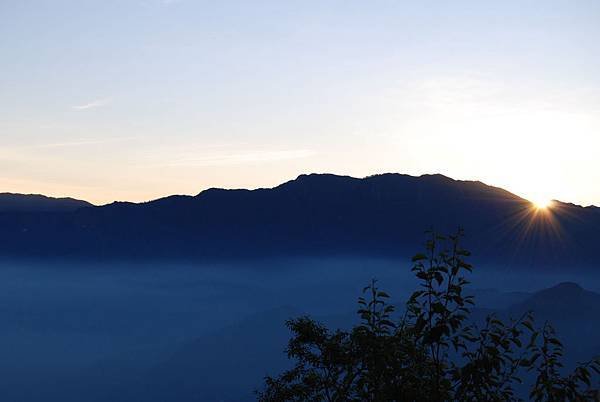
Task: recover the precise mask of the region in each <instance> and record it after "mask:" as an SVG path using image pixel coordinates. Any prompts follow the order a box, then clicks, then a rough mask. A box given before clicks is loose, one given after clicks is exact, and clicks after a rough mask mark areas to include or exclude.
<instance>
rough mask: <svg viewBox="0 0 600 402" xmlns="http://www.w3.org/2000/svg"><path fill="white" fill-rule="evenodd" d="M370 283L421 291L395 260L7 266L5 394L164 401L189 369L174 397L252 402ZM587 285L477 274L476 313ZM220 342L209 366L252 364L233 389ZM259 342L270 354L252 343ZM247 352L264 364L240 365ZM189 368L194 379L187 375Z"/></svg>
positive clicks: (0, 289)
mask: <svg viewBox="0 0 600 402" xmlns="http://www.w3.org/2000/svg"><path fill="white" fill-rule="evenodd" d="M372 278H377V279H378V281H379V284H380V286H381V287H382V288H384V289H386V291H388V292H389V293H390V294H391V295H392V299H393V301H394V302H396V303H397V304H398V305H401V304H402V303H403V302H404V300H405V299H406V297H407V296H408V295H409V294H410V292H411V291H412V290H414V289H415V285H416V281H415V279H414V278H413V275H412V273H411V272H410V261H399V260H391V259H350V258H348V259H345V258H323V259H299V258H298V259H271V260H254V261H247V262H244V263H229V264H227V263H214V264H202V265H193V264H187V265H186V264H175V263H173V264H166V263H162V264H130V263H128V264H125V263H114V264H73V263H62V264H61V263H57V262H52V263H47V264H45V263H40V262H36V263H31V262H30V263H26V262H23V261H3V262H2V263H1V264H0V316H1V320H0V330H1V332H0V338H1V341H0V356H2V358H1V359H0V373H1V375H2V379H3V380H2V381H1V384H0V392H2V394H3V395H7V396H10V397H11V400H15V401H34V400H40V399H41V398H42V397H43V398H44V399H45V400H49V399H47V398H50V400H57V401H58V400H60V401H65V400H81V398H86V399H88V400H91V399H93V397H92V394H93V395H96V396H95V397H97V398H98V400H100V399H103V396H104V397H107V395H110V397H111V398H113V399H115V400H117V399H118V398H119V397H122V398H124V399H127V397H131V395H136V397H140V398H142V399H141V400H157V401H158V400H161V399H160V398H161V396H160V395H161V394H160V392H157V391H156V389H154V388H153V387H150V388H149V387H148V382H151V383H154V384H156V383H160V381H161V380H157V379H156V377H157V376H158V377H159V378H160V379H164V377H165V375H164V367H168V371H169V372H173V371H175V372H177V370H178V366H181V372H182V373H179V374H177V375H175V377H174V378H173V379H171V380H169V381H168V382H167V384H165V385H164V388H171V390H170V391H169V392H177V389H179V391H181V394H180V395H179V397H180V398H181V400H194V398H195V397H194V395H196V396H197V395H199V393H200V394H202V392H204V394H202V395H204V398H208V397H210V398H212V397H218V398H221V399H223V400H252V398H253V395H252V391H253V390H254V389H257V388H259V387H260V385H261V380H262V378H263V377H264V376H265V375H267V374H273V373H275V372H277V370H279V369H280V368H282V367H285V365H286V364H287V362H286V359H285V355H284V353H283V351H284V348H285V346H286V340H287V337H288V335H289V334H288V333H287V330H286V329H285V326H284V321H285V319H287V318H291V317H293V316H298V315H302V314H307V315H311V316H314V317H317V318H318V319H320V320H322V321H324V322H326V323H329V324H331V325H334V326H335V325H337V326H344V325H350V324H352V323H353V322H354V320H356V318H355V315H354V312H355V310H356V299H357V297H358V296H359V295H360V293H361V289H362V288H363V287H364V286H365V285H366V284H368V282H369V281H370V280H371V279H372ZM590 278H591V276H590V275H589V274H588V275H586V276H585V280H584V278H583V277H579V276H578V275H577V274H575V273H574V274H572V275H569V274H565V273H563V274H561V275H556V274H553V275H550V274H546V275H545V274H540V273H539V270H537V271H536V272H535V273H533V272H532V273H528V272H522V271H519V270H516V269H511V270H506V269H502V268H500V267H479V269H477V270H476V272H475V273H474V274H473V275H472V277H471V279H472V280H473V281H474V282H475V283H474V284H473V285H472V289H473V291H475V292H476V293H475V294H476V295H477V294H479V295H480V296H481V297H480V298H479V303H478V307H484V308H485V307H500V306H499V304H500V305H501V304H503V303H505V304H506V303H509V302H511V301H512V299H510V298H508V299H507V298H504V299H502V298H500V299H499V298H498V297H497V296H498V294H500V293H501V292H505V293H508V292H532V291H536V290H539V289H541V288H544V287H549V286H552V285H555V284H556V283H559V282H564V281H573V282H577V283H579V284H581V285H582V286H583V287H585V288H586V289H588V290H594V291H597V290H600V280H599V279H598V278H597V277H596V278H594V279H590ZM490 295H491V296H490ZM494 295H496V296H494ZM515 297H516V296H515ZM499 300H500V301H499ZM486 303H487V305H486ZM505 307H506V306H505ZM252 331H254V332H256V334H257V336H256V337H253V336H252V334H249V332H252ZM236 333H239V334H238V335H239V336H236ZM219 334H228V335H227V336H228V340H227V342H226V343H227V347H226V348H225V351H223V350H221V351H220V352H219V353H220V354H219V355H218V356H217V357H215V356H213V357H212V358H213V360H214V361H216V362H217V363H216V364H217V365H218V366H219V367H221V369H222V370H225V371H229V372H231V370H234V371H235V367H237V366H239V365H240V364H242V365H243V364H244V359H247V360H248V359H249V360H251V361H252V364H253V366H252V370H241V371H240V372H239V373H238V375H236V376H233V378H234V379H233V380H230V382H228V383H227V384H223V383H222V380H223V379H222V376H221V375H220V371H219V369H218V368H215V362H214V361H213V363H210V364H209V361H211V360H210V359H211V357H210V356H208V355H207V353H208V354H210V353H211V351H210V350H209V351H208V352H207V351H206V350H202V348H203V347H204V346H203V345H209V344H211V345H213V346H212V347H211V348H212V349H213V350H214V351H215V353H216V352H217V351H219V350H220V349H219V347H220V346H219V345H218V343H219V342H221V341H222V339H223V336H222V335H219ZM231 334H233V335H231ZM265 335H267V336H265ZM261 338H264V339H266V340H267V341H268V344H267V345H258V344H257V345H253V344H252V342H253V339H256V340H257V342H259V341H258V340H259V339H261ZM215 342H217V345H216V346H215ZM236 343H237V345H236ZM198 348H200V350H199V349H198ZM240 348H241V349H240ZM182 350H183V351H185V350H188V352H184V355H185V356H186V357H185V358H184V360H187V361H186V362H183V363H181V364H180V363H179V361H180V360H181V359H180V358H179V357H177V356H180V355H181V353H182ZM189 350H198V353H199V355H198V356H193V355H194V353H195V352H189ZM246 350H247V351H248V352H252V351H254V352H255V353H258V354H259V355H260V358H256V356H255V357H254V358H251V357H244V356H243V355H241V354H244V353H245V351H246ZM226 352H229V354H227V353H226ZM223 353H224V354H223ZM203 359H205V361H203ZM190 364H192V365H196V366H195V368H194V369H190V367H186V365H187V366H189V365H190ZM209 365H210V366H212V367H209ZM203 370H205V371H206V372H204V373H203ZM184 372H185V373H184ZM195 372H196V373H195ZM203 375H204V377H203ZM211 375H212V376H213V377H212V378H211ZM187 377H190V378H194V379H195V385H194V387H193V390H186V389H184V388H185V387H184V386H183V385H181V384H179V385H178V384H176V383H177V381H179V380H180V379H181V378H187ZM217 379H220V381H221V383H219V381H217ZM173 381H175V383H173ZM231 381H232V382H231ZM219 384H220V385H219ZM149 389H151V390H152V392H150V391H149ZM165 392H166V391H165ZM149 394H151V395H154V397H155V398H158V399H152V398H153V397H152V396H149ZM127 395H129V396H127ZM140 395H143V396H140Z"/></svg>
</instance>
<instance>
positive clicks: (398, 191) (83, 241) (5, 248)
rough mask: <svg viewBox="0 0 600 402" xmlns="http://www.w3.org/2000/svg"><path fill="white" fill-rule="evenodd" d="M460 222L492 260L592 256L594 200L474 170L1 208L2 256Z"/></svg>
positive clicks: (336, 249)
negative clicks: (504, 184) (532, 194)
mask: <svg viewBox="0 0 600 402" xmlns="http://www.w3.org/2000/svg"><path fill="white" fill-rule="evenodd" d="M459 226H461V227H464V228H465V230H466V232H467V235H468V238H467V241H468V244H467V245H468V246H470V247H471V248H473V249H474V251H475V252H476V253H477V254H476V255H478V256H479V257H481V258H482V259H487V260H486V261H488V262H490V263H494V264H502V265H513V264H526V265H540V264H550V265H556V266H561V265H562V266H572V265H574V264H580V265H581V264H584V263H585V264H586V265H598V263H599V261H598V260H597V257H596V256H595V252H594V249H595V246H594V234H595V233H596V232H595V228H596V227H598V226H600V214H597V213H596V210H595V209H589V208H584V207H578V206H574V205H572V204H565V203H561V202H556V203H555V204H554V205H553V206H552V208H550V209H548V210H546V211H540V210H536V209H535V208H534V207H533V206H532V204H531V203H530V202H529V201H527V200H525V199H524V198H522V197H519V196H517V195H515V194H512V193H510V192H509V191H507V190H504V189H502V188H499V187H493V186H488V185H486V184H484V183H482V182H480V181H461V180H454V179H451V178H449V177H446V176H443V175H440V174H436V175H422V176H419V177H416V176H410V175H403V174H397V173H389V174H382V175H374V176H369V177H366V178H362V179H360V178H354V177H350V176H339V175H333V174H308V175H300V176H298V177H297V178H296V179H293V180H290V181H287V182H285V183H282V184H280V185H278V186H275V187H273V188H259V189H254V190H247V189H219V188H210V189H206V190H204V191H202V192H200V193H198V194H197V195H195V196H189V195H172V196H167V197H163V198H159V199H156V200H152V201H148V202H144V203H131V202H115V203H111V204H107V205H103V206H92V205H91V204H89V207H87V208H77V209H75V210H72V211H67V212H64V213H62V214H61V216H54V215H52V214H48V213H45V212H43V211H41V212H40V211H17V212H0V240H1V241H2V243H1V244H0V257H1V256H11V255H12V256H21V257H22V256H40V257H57V258H75V257H81V258H90V259H114V258H134V259H140V258H142V259H145V258H182V259H192V260H197V259H208V258H237V257H239V258H247V257H261V258H262V257H273V256H285V257H287V256H313V255H340V254H357V255H370V256H386V257H387V256H398V255H403V256H405V255H406V254H408V253H412V252H414V251H416V250H419V249H420V248H421V247H422V243H423V239H424V237H423V232H424V231H425V230H427V229H429V228H431V227H434V228H435V229H436V230H439V231H442V232H451V231H455V230H456V229H457V228H458V227H459ZM557 231H558V232H560V233H558V234H560V236H559V235H558V234H557V233H554V232H557Z"/></svg>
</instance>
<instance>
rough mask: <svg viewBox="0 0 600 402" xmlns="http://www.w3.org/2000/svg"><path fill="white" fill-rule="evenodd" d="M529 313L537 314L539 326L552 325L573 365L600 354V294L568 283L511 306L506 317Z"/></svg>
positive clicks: (542, 291) (535, 315)
mask: <svg viewBox="0 0 600 402" xmlns="http://www.w3.org/2000/svg"><path fill="white" fill-rule="evenodd" d="M527 311H532V312H533V313H534V318H535V320H536V322H537V323H538V325H542V324H543V323H544V322H546V321H547V322H550V323H551V324H552V326H553V327H554V328H555V329H556V330H557V333H558V335H559V338H560V339H561V340H562V341H563V342H564V344H565V348H566V352H567V353H566V356H567V357H568V358H569V359H570V362H571V363H574V362H576V361H584V360H588V359H590V358H592V357H593V356H598V355H599V354H600V338H599V337H598V333H600V322H599V321H598V317H600V294H598V293H595V292H591V291H589V290H585V289H583V288H582V287H581V286H580V285H578V284H576V283H572V282H564V283H560V284H558V285H556V286H554V287H552V288H549V289H544V290H541V291H539V292H536V293H534V294H533V295H532V296H531V297H529V298H528V299H526V300H524V301H523V302H521V303H517V304H515V305H513V306H511V307H510V308H508V310H507V311H506V315H507V316H512V317H517V316H519V315H521V314H523V313H524V312H527Z"/></svg>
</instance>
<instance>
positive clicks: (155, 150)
mask: <svg viewBox="0 0 600 402" xmlns="http://www.w3.org/2000/svg"><path fill="white" fill-rule="evenodd" d="M598 71H600V2H598V1H597V0H590V1H577V0H568V1H553V0H546V1H527V0H518V1H513V0H507V1H502V2H492V1H489V2H483V1H462V0H457V1H451V2H450V1H418V2H417V1H399V0H373V1H364V0H361V1H355V0H343V1H328V0H319V1H310V0H302V1H266V0H255V1H246V0H244V1H227V0H222V1H200V0H198V1H192V0H131V1H124V0H119V1H112V0H98V1H84V0H77V1H61V0H52V1H43V0H39V1H30V0H0V192H2V191H6V192H20V193H43V194H47V195H52V196H72V197H76V198H82V199H86V200H88V201H91V202H94V203H97V204H103V203H108V202H112V201H114V200H129V201H145V200H150V199H154V198H158V197H161V196H165V195H169V194H197V193H199V192H200V191H201V190H203V189H206V188H209V187H227V188H240V187H243V188H257V187H271V186H274V185H277V184H280V183H281V182H284V181H287V180H290V179H293V178H295V177H296V176H297V175H299V174H302V173H311V172H317V173H321V172H329V173H337V174H346V175H351V176H356V177H362V176H367V175H372V174H377V173H384V172H399V173H406V174H412V175H421V174H427V173H442V174H445V175H447V176H450V177H452V178H455V179H464V180H480V181H483V182H485V183H487V184H491V185H494V186H499V187H503V188H505V189H507V190H509V191H511V192H513V193H516V194H518V195H520V196H523V197H525V198H527V199H530V200H533V201H538V202H539V201H544V200H546V199H559V200H562V201H567V202H573V203H576V204H580V205H590V204H595V205H600V185H599V183H600V156H599V155H600V75H599V74H598Z"/></svg>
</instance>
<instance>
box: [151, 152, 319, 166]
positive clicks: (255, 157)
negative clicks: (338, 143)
mask: <svg viewBox="0 0 600 402" xmlns="http://www.w3.org/2000/svg"><path fill="white" fill-rule="evenodd" d="M313 155H315V152H314V151H312V150H309V149H293V150H256V151H240V152H234V153H227V154H214V155H206V156H195V157H183V158H179V159H176V160H173V161H170V162H168V163H165V164H163V165H162V166H170V167H175V166H177V167H178V166H195V167H206V166H227V165H243V164H248V163H263V162H276V161H282V160H289V159H300V158H307V157H310V156H313Z"/></svg>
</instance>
